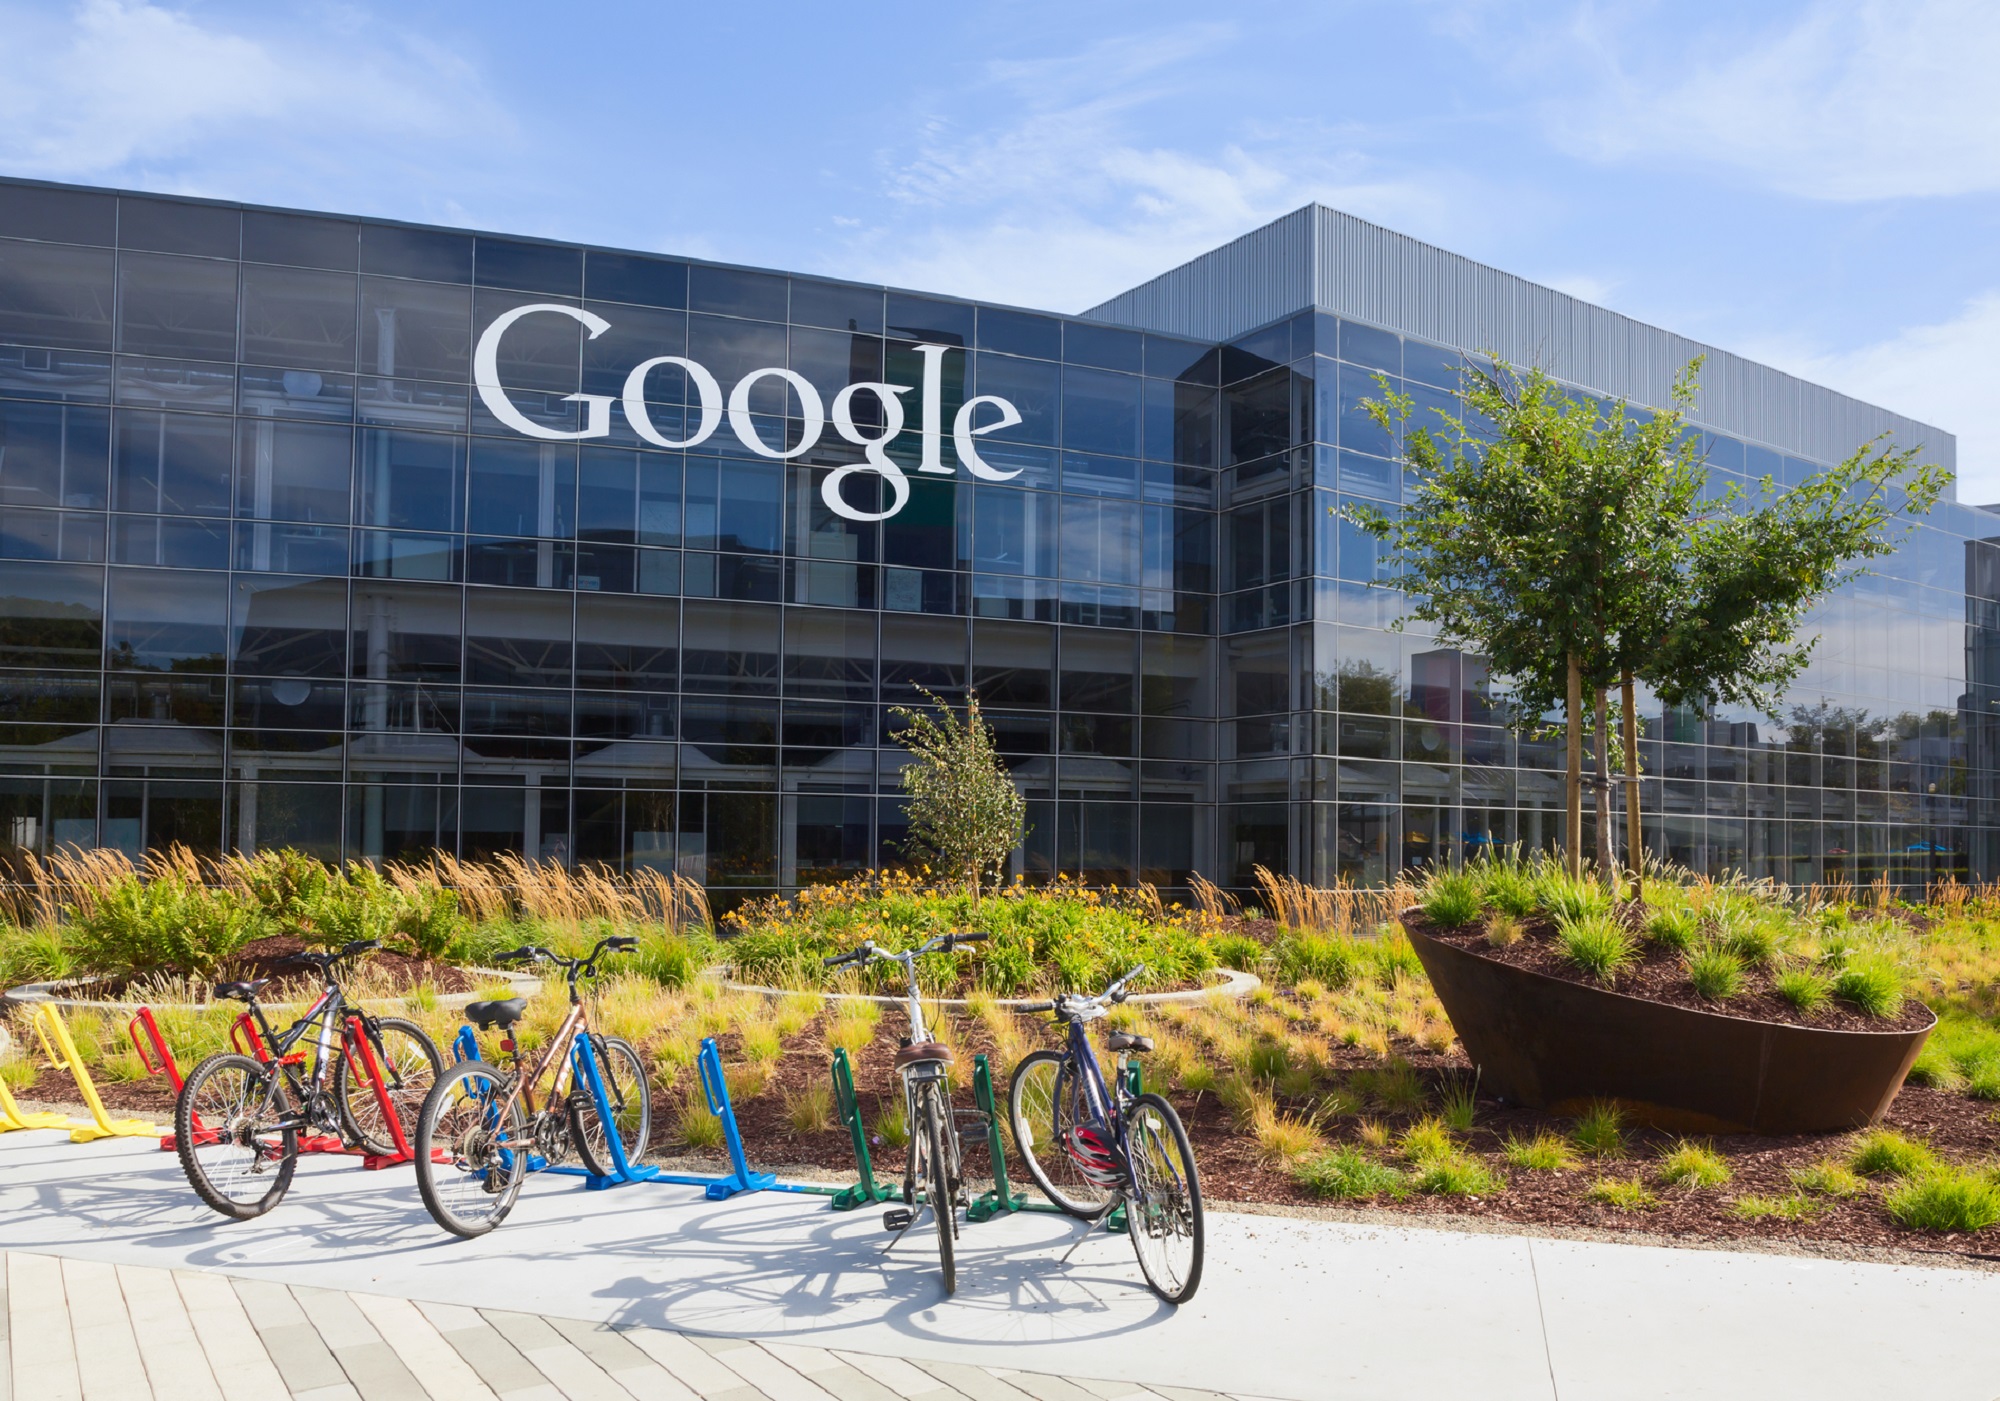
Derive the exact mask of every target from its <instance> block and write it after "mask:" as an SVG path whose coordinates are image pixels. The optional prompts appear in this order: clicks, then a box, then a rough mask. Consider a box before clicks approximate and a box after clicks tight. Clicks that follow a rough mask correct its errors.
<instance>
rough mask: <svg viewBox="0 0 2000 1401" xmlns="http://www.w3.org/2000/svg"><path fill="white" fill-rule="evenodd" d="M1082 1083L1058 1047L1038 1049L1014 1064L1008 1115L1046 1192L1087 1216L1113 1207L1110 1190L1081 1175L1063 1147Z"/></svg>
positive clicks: (1074, 1117)
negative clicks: (1045, 1049) (1055, 1049)
mask: <svg viewBox="0 0 2000 1401" xmlns="http://www.w3.org/2000/svg"><path fill="white" fill-rule="evenodd" d="M1080 1088H1081V1087H1080V1086H1079V1085H1078V1083H1077V1079H1076V1076H1075V1074H1074V1073H1072V1072H1071V1070H1070V1068H1069V1057H1068V1056H1066V1055H1064V1054H1063V1053H1062V1052H1060V1051H1036V1052H1034V1053H1032V1054H1030V1055H1028V1056H1025V1057H1023V1058H1022V1060H1021V1063H1020V1064H1019V1065H1017V1066H1015V1067H1014V1078H1013V1079H1012V1080H1011V1081H1009V1082H1008V1085H1007V1119H1008V1122H1009V1123H1010V1125H1011V1126H1012V1127H1013V1130H1014V1143H1015V1146H1016V1147H1018V1148H1019V1149H1020V1150H1021V1158H1022V1161H1023V1162H1024V1163H1025V1164H1026V1165H1027V1169H1028V1176H1029V1177H1031V1178H1033V1179H1034V1182H1035V1185H1036V1186H1037V1187H1039V1188H1041V1189H1042V1195H1043V1196H1045V1197H1047V1198H1048V1199H1049V1200H1050V1201H1052V1202H1054V1203H1055V1204H1056V1205H1057V1206H1059V1207H1061V1208H1062V1209H1063V1210H1064V1211H1066V1212H1068V1213H1069V1214H1070V1215H1071V1216H1075V1217H1078V1218H1080V1219H1081V1220H1084V1221H1095V1220H1097V1219H1098V1218H1099V1217H1100V1216H1102V1215H1104V1213H1105V1212H1107V1211H1109V1210H1111V1203H1112V1200H1113V1199H1112V1195H1111V1190H1110V1189H1109V1188H1107V1187H1100V1186H1098V1185H1097V1184H1096V1183H1094V1182H1092V1181H1091V1180H1090V1179H1089V1178H1087V1177H1085V1176H1084V1175H1083V1171H1082V1169H1080V1168H1079V1167H1078V1166H1077V1165H1076V1160H1075V1159H1073V1158H1071V1157H1070V1155H1069V1153H1068V1151H1067V1150H1066V1149H1065V1148H1064V1147H1063V1144H1064V1142H1065V1141H1066V1140H1067V1138H1068V1136H1069V1131H1070V1130H1071V1129H1073V1128H1074V1127H1076V1120H1077V1107H1078V1099H1079V1094H1080Z"/></svg>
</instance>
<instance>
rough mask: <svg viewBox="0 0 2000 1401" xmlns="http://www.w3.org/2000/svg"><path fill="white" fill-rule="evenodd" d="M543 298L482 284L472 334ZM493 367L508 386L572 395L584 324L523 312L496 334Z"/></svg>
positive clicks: (580, 369) (579, 365) (580, 361)
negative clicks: (498, 336) (501, 290)
mask: <svg viewBox="0 0 2000 1401" xmlns="http://www.w3.org/2000/svg"><path fill="white" fill-rule="evenodd" d="M547 300H548V299H547V298H546V297H537V296H534V295H532V294H523V293H520V292H497V291H488V290H486V289H483V288H482V289H481V290H480V291H479V292H478V293H477V294H476V295H475V296H474V298H473V303H472V324H473V326H474V327H475V328H476V332H477V334H481V335H483V334H484V333H485V331H486V328H487V327H489V326H491V325H492V324H493V322H494V321H495V320H497V319H498V318H499V317H500V316H502V315H504V314H505V313H506V312H509V311H512V310H513V309H514V308H515V307H520V306H532V305H535V304H537V303H540V302H545V301H547ZM658 353H661V354H665V353H667V352H664V351H663V352H658ZM495 366H496V368H497V370H498V372H499V375H500V382H501V383H502V384H504V385H506V386H507V388H509V389H542V390H548V391H551V392H553V393H557V394H574V393H576V392H577V387H578V384H579V382H580V381H579V376H581V374H582V373H583V326H582V324H581V323H580V322H577V321H573V320H571V319H570V318H569V317H567V316H557V315H555V314H554V313H553V312H549V313H538V314H536V315H534V316H524V317H522V318H521V319H520V320H519V321H516V322H515V323H514V324H513V325H512V326H510V327H508V328H507V334H506V335H505V336H503V337H502V338H501V341H500V346H499V352H498V355H497V358H496V360H495ZM404 373H408V372H407V371H405V372H404Z"/></svg>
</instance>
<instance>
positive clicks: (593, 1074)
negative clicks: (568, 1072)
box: [528, 1036, 660, 1192]
mask: <svg viewBox="0 0 2000 1401" xmlns="http://www.w3.org/2000/svg"><path fill="white" fill-rule="evenodd" d="M569 1054H570V1060H571V1061H573V1062H574V1063H575V1066H576V1069H575V1071H574V1072H573V1073H574V1076H575V1078H576V1079H577V1080H579V1081H581V1082H582V1084H583V1086H584V1088H585V1089H587V1090H589V1091H590V1097H591V1098H592V1099H593V1100H595V1101H596V1102H597V1122H598V1123H600V1124H602V1125H604V1142H605V1146H606V1147H607V1148H609V1149H610V1151H611V1171H610V1173H609V1174H600V1173H595V1172H592V1171H591V1170H590V1169H589V1168H587V1167H548V1166H546V1165H545V1164H544V1165H543V1166H542V1167H540V1168H539V1169H537V1167H536V1163H537V1159H535V1158H534V1157H533V1156H532V1155H531V1156H530V1157H529V1159H528V1169H529V1171H531V1172H532V1171H537V1170H539V1171H542V1172H552V1173H555V1174H557V1175H558V1176H561V1177H581V1178H582V1179H583V1185H584V1189H585V1190H586V1191H591V1192H602V1191H604V1190H605V1189H607V1188H610V1187H623V1186H625V1185H626V1184H628V1183H632V1182H655V1181H658V1180H659V1178H660V1170H659V1169H658V1168H656V1167H653V1166H652V1165H651V1164H649V1163H635V1162H632V1161H631V1160H630V1159H628V1158H627V1157H626V1156H625V1140H624V1139H623V1138H621V1137H619V1134H618V1120H617V1117H616V1116H615V1115H614V1114H613V1113H612V1110H611V1097H610V1096H609V1095H607V1094H606V1093H605V1091H604V1075H603V1072H602V1071H601V1070H599V1068H598V1065H597V1051H596V1050H595V1048H593V1047H592V1046H591V1044H590V1037H588V1036H579V1037H577V1038H576V1040H575V1041H574V1042H572V1043H571V1045H570V1053H569Z"/></svg>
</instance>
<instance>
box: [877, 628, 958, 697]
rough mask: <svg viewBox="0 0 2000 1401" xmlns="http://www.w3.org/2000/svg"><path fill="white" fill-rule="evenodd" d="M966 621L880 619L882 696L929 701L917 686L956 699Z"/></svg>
mask: <svg viewBox="0 0 2000 1401" xmlns="http://www.w3.org/2000/svg"><path fill="white" fill-rule="evenodd" d="M965 649H966V632H965V623H964V622H963V621H962V620H960V619H957V618H921V617H892V616H884V617H883V619H882V699H883V700H884V701H886V702H888V703H889V704H892V705H907V706H921V705H927V704H929V702H928V701H926V700H925V699H924V697H923V695H922V694H921V693H920V692H919V691H918V690H917V688H918V687H919V686H921V687H923V688H924V689H925V690H929V691H933V692H935V693H936V694H937V695H938V696H940V697H942V698H944V699H947V700H953V701H956V700H957V699H959V693H960V692H962V691H963V690H964V689H965V665H966V659H965Z"/></svg>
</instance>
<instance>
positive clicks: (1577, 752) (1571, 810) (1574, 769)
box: [1563, 652, 1583, 880]
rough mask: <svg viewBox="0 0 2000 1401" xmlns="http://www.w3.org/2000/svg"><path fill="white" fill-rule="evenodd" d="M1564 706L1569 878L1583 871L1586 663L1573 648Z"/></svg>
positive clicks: (1566, 858) (1565, 854) (1565, 799)
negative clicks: (1565, 720) (1584, 664)
mask: <svg viewBox="0 0 2000 1401" xmlns="http://www.w3.org/2000/svg"><path fill="white" fill-rule="evenodd" d="M1563 710H1564V712H1565V715H1566V717H1567V721H1568V733H1567V734H1566V735H1565V736H1564V739H1565V747H1566V748H1567V750H1568V754H1567V755H1566V757H1565V759H1564V770H1563V798H1564V805H1565V808H1566V810H1567V811H1566V815H1567V817H1568V819H1569V831H1568V832H1567V833H1566V834H1565V841H1564V843H1563V845H1564V847H1565V848H1566V850H1565V851H1564V853H1563V856H1564V859H1565V862H1566V864H1567V867H1568V870H1569V874H1570V879H1571V880H1575V879H1576V878H1577V877H1578V876H1581V875H1582V874H1583V664H1582V663H1581V662H1579V661H1578V660H1577V657H1576V654H1575V653H1574V652H1572V653H1571V654H1570V658H1569V694H1568V696H1567V697H1566V698H1565V700H1564V704H1563Z"/></svg>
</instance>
